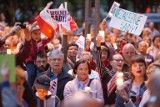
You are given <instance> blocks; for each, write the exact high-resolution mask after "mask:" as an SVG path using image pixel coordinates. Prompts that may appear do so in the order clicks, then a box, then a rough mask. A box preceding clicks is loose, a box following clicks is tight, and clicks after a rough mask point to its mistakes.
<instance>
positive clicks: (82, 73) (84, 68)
mask: <svg viewBox="0 0 160 107" xmlns="http://www.w3.org/2000/svg"><path fill="white" fill-rule="evenodd" d="M76 72H77V77H78V79H79V80H81V81H85V80H86V79H87V78H88V74H89V68H88V65H87V63H81V64H79V66H78V67H77V70H76Z"/></svg>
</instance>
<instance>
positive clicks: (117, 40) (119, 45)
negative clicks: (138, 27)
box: [116, 38, 123, 48]
mask: <svg viewBox="0 0 160 107" xmlns="http://www.w3.org/2000/svg"><path fill="white" fill-rule="evenodd" d="M122 41H123V38H117V39H116V44H117V47H118V48H120V47H121V44H122Z"/></svg>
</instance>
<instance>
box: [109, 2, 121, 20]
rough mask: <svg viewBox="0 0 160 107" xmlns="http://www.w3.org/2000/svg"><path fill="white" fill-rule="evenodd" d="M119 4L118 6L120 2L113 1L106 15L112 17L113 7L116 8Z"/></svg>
mask: <svg viewBox="0 0 160 107" xmlns="http://www.w3.org/2000/svg"><path fill="white" fill-rule="evenodd" d="M119 6H120V4H119V3H117V2H114V3H113V4H112V7H111V9H110V10H109V13H108V14H107V16H109V17H112V16H113V13H114V10H115V8H117V7H119Z"/></svg>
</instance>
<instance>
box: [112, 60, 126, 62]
mask: <svg viewBox="0 0 160 107" xmlns="http://www.w3.org/2000/svg"><path fill="white" fill-rule="evenodd" d="M113 60H115V61H116V62H124V60H123V59H113Z"/></svg>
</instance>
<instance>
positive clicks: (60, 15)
mask: <svg viewBox="0 0 160 107" xmlns="http://www.w3.org/2000/svg"><path fill="white" fill-rule="evenodd" d="M48 12H49V14H50V16H51V17H52V18H53V19H54V20H56V21H57V22H58V23H59V24H66V23H67V10H66V9H48Z"/></svg>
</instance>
